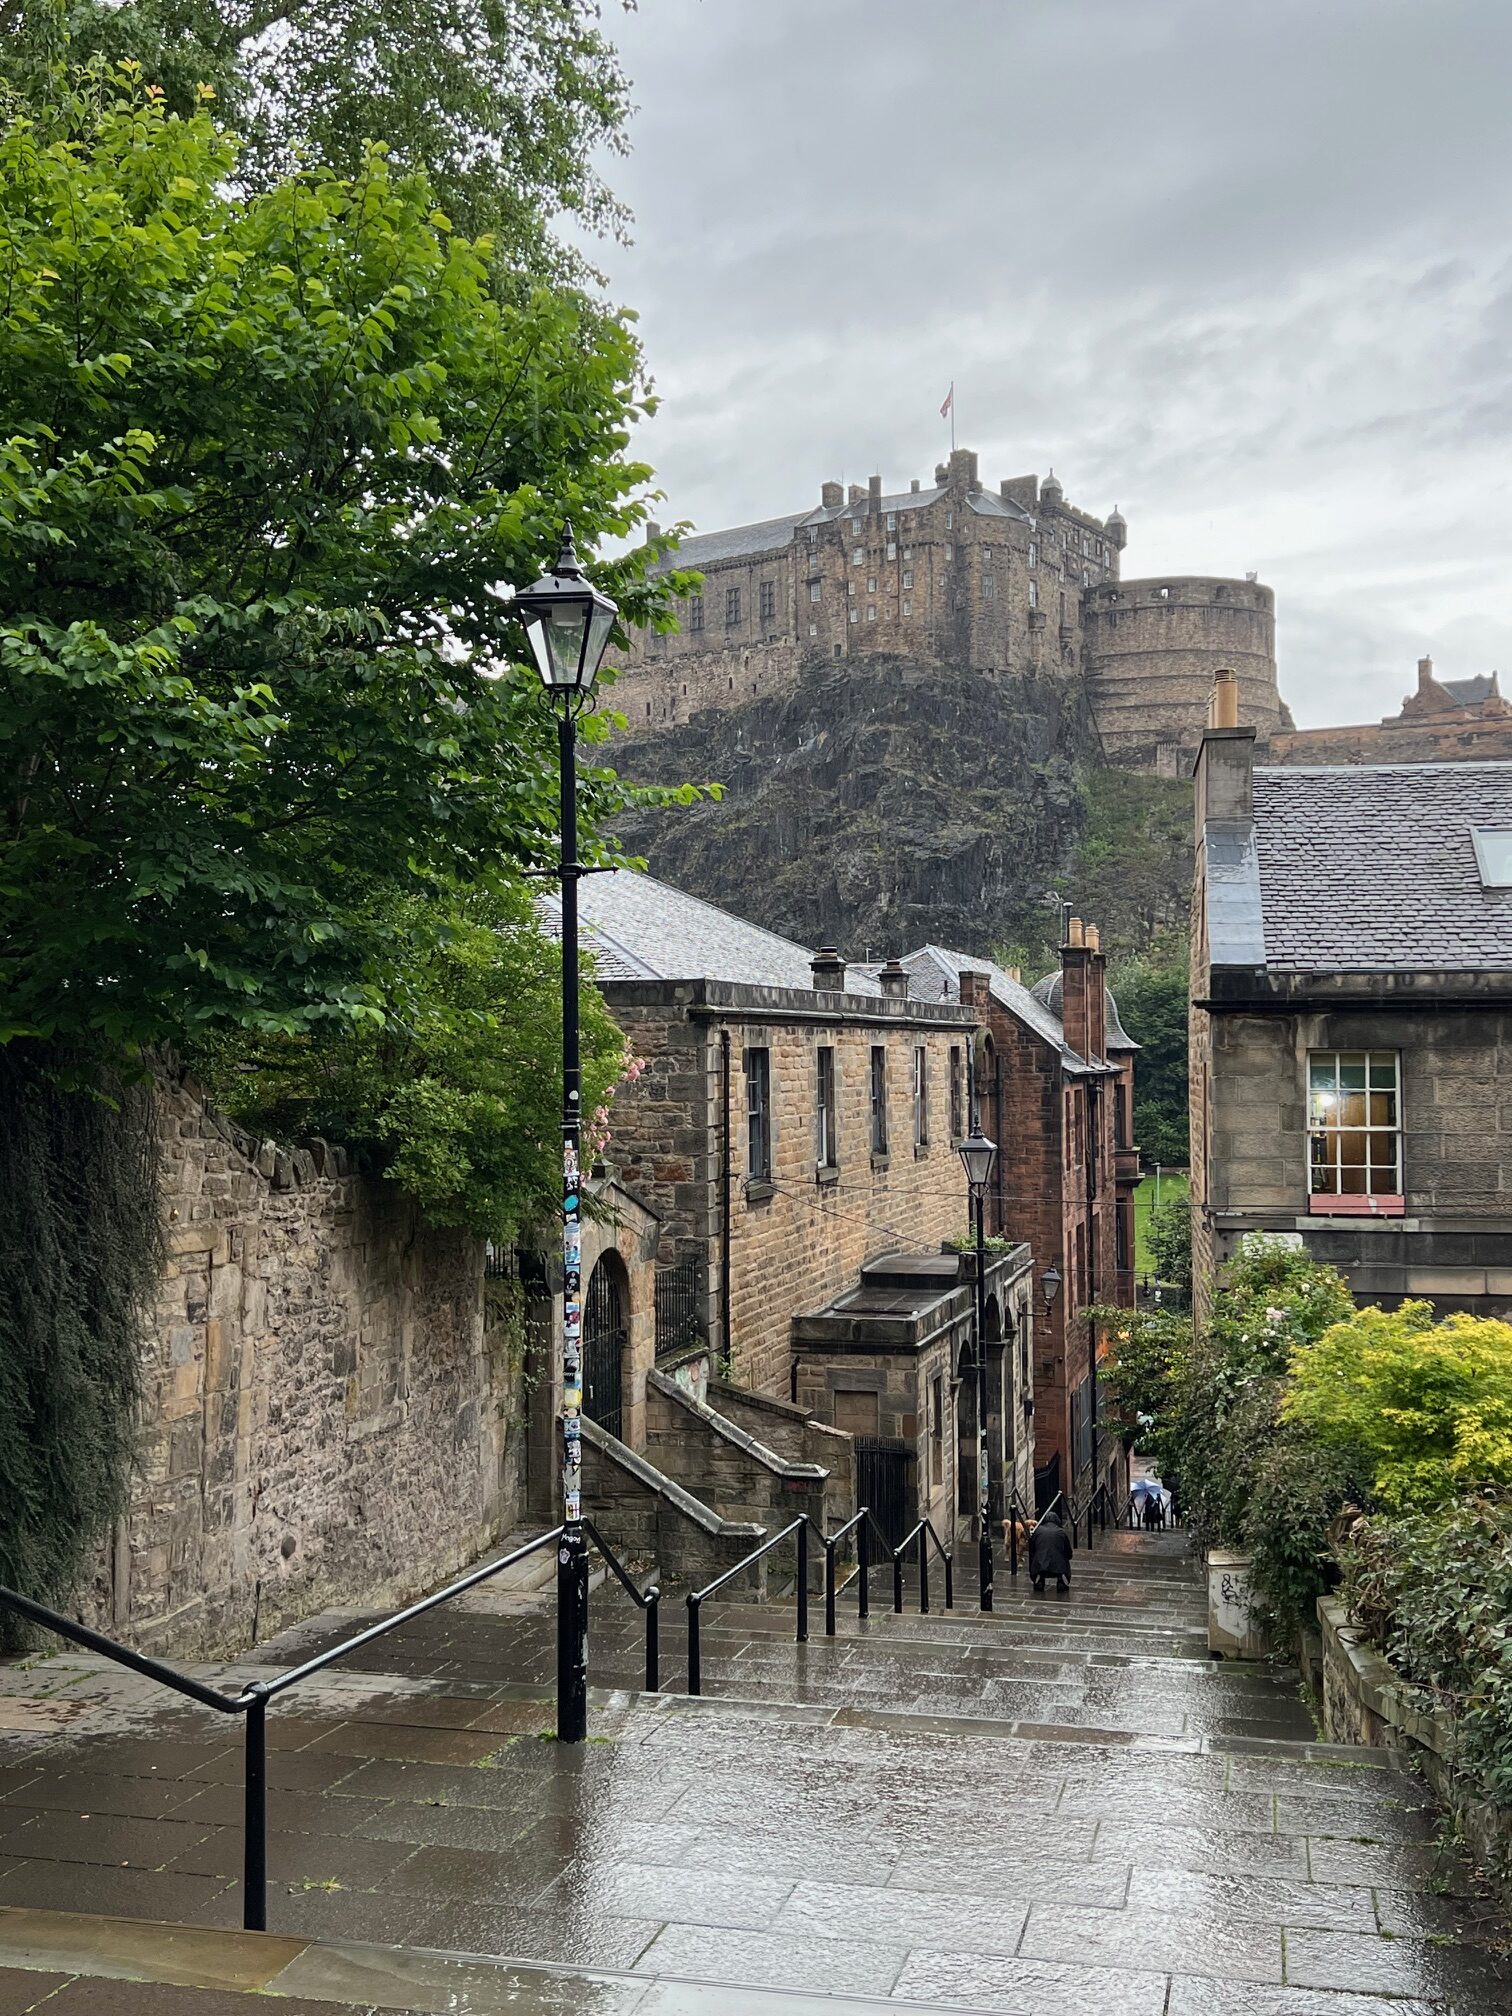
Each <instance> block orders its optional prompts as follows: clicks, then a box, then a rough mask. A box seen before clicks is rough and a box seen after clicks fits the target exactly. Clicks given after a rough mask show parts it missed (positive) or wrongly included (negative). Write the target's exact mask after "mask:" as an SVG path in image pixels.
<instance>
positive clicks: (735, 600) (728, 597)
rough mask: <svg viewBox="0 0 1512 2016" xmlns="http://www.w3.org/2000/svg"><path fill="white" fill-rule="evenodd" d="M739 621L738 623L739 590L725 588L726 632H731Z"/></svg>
mask: <svg viewBox="0 0 1512 2016" xmlns="http://www.w3.org/2000/svg"><path fill="white" fill-rule="evenodd" d="M739 621H740V590H739V589H738V588H726V590H725V628H726V630H733V629H734V628H735V626H736V625H737V624H738V623H739Z"/></svg>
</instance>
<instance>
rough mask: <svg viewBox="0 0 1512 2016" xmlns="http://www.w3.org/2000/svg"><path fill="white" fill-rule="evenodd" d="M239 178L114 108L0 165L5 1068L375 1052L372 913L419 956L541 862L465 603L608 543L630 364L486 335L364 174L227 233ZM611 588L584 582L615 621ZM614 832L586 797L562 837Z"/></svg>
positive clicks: (150, 120)
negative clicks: (195, 1051) (245, 1046)
mask: <svg viewBox="0 0 1512 2016" xmlns="http://www.w3.org/2000/svg"><path fill="white" fill-rule="evenodd" d="M236 159H237V151H236V147H235V144H234V142H233V141H232V140H231V139H230V138H229V137H228V136H227V135H226V134H225V133H223V132H222V131H220V130H218V128H217V127H216V126H215V124H214V123H213V122H212V119H211V117H210V115H209V113H208V112H207V111H206V110H204V109H203V108H202V109H201V110H199V111H197V112H196V113H194V114H193V115H192V116H191V117H189V118H182V119H181V118H179V117H177V116H174V115H172V114H170V113H169V112H168V111H167V110H166V108H165V105H164V104H163V102H162V100H161V99H160V98H158V97H157V96H156V95H155V94H154V93H153V92H152V90H151V89H150V88H148V87H146V86H145V85H143V83H142V82H141V80H140V79H139V78H138V77H137V76H136V75H135V74H134V73H131V72H130V71H125V72H117V73H115V74H114V75H112V76H110V77H106V76H105V75H103V73H99V72H96V73H95V74H94V75H93V76H92V78H91V79H89V80H87V81H86V85H85V87H84V88H81V89H80V90H77V91H75V92H74V93H73V94H72V95H71V96H70V98H69V99H68V102H67V104H66V105H65V106H63V107H61V108H60V109H59V110H58V112H57V114H56V116H55V118H54V119H53V120H52V121H51V123H50V124H48V125H45V126H39V125H38V124H37V123H35V122H32V121H29V120H27V119H24V118H22V119H16V120H13V121H12V123H11V125H10V126H9V128H8V130H6V131H5V133H4V135H3V137H0V997H3V1000H4V1003H5V1029H4V1032H3V1033H4V1034H5V1035H8V1036H16V1035H27V1036H35V1037H56V1038H59V1039H62V1040H65V1041H68V1042H71V1043H72V1042H86V1043H87V1042H95V1041H100V1042H103V1043H104V1044H105V1045H106V1046H107V1047H108V1048H109V1049H111V1050H112V1051H115V1052H119V1051H121V1050H123V1049H127V1048H132V1047H139V1046H142V1045H146V1044H152V1043H156V1042H161V1041H165V1040H166V1041H170V1042H174V1043H178V1044H184V1043H190V1044H192V1043H194V1042H195V1041H198V1040H200V1039H201V1038H202V1037H208V1036H209V1035H211V1034H213V1033H214V1032H215V1031H216V1030H219V1029H225V1028H226V1027H228V1026H238V1027H242V1028H245V1029H247V1030H249V1031H252V1032H255V1033H257V1034H259V1035H269V1034H275V1035H276V1034H281V1035H285V1036H289V1035H296V1034H301V1033H304V1034H310V1033H317V1032H320V1031H322V1030H324V1029H327V1028H329V1027H331V1026H332V1025H337V1026H344V1027H354V1026H361V1025H364V1024H369V1023H372V1022H375V1021H376V1020H377V1019H378V1018H380V1017H384V1016H386V1015H388V1014H389V1013H391V1012H392V1011H393V1010H394V1008H395V1006H396V1004H397V1001H398V999H399V997H400V996H402V992H403V988H402V982H401V980H400V978H399V969H400V966H401V965H402V963H403V961H404V960H405V959H407V958H408V957H409V956H410V955H411V953H412V951H413V942H414V933H415V931H416V930H418V929H419V926H418V924H417V923H416V922H415V921H414V920H415V917H416V913H415V911H413V910H411V911H409V912H408V913H407V917H408V920H409V921H408V922H407V924H406V926H405V934H406V936H405V942H404V943H402V944H401V942H400V935H401V934H400V933H399V929H398V927H397V926H396V925H395V923H394V922H393V921H392V909H393V905H394V903H396V902H400V903H403V902H407V901H409V899H416V900H417V901H418V902H420V903H422V904H428V905H429V906H430V911H431V915H432V918H433V920H434V925H435V928H436V929H437V931H444V930H447V929H449V928H450V922H449V911H450V906H451V905H452V903H453V900H454V897H455V892H456V891H457V890H458V889H460V888H463V887H467V886H471V885H473V884H479V883H481V884H484V885H487V884H490V883H493V884H499V883H501V882H502V881H504V880H507V879H508V877H509V876H511V875H513V874H516V873H518V871H519V870H521V869H522V868H528V867H530V866H531V865H533V864H536V863H541V862H546V861H549V860H550V859H552V858H553V856H554V853H555V825H556V813H557V807H556V796H555V768H556V754H555V746H554V732H553V728H552V723H551V720H550V717H549V714H548V712H547V710H546V709H545V707H544V706H543V705H542V703H541V701H540V698H539V693H538V691H537V690H535V689H534V682H533V680H532V679H531V678H529V677H527V676H526V675H524V674H523V673H520V672H518V671H516V670H514V669H513V668H512V667H511V664H510V659H509V654H510V651H511V649H512V648H514V642H513V639H512V638H511V636H510V634H509V625H508V620H507V616H506V612H505V609H504V606H503V603H502V602H501V600H500V598H499V595H498V594H497V592H496V590H497V585H498V584H499V583H500V582H509V581H519V580H522V579H525V580H528V579H530V578H532V576H533V575H534V574H535V573H537V572H538V571H539V569H540V567H541V565H542V564H543V563H544V562H545V561H546V560H547V559H548V558H549V557H550V556H551V554H552V552H553V549H554V546H555V542H556V540H557V537H558V534H559V531H560V520H561V516H562V514H563V513H564V512H570V514H571V515H572V517H573V519H574V521H575V523H576V524H577V526H578V528H579V532H580V536H581V537H582V538H583V540H584V542H585V543H586V544H588V545H590V546H591V545H592V544H593V543H595V542H596V541H597V540H598V539H599V538H601V537H603V536H605V535H611V534H624V533H627V532H629V531H630V530H631V529H632V528H633V527H634V526H635V524H636V523H637V522H638V521H639V519H640V518H641V516H642V514H643V508H644V507H643V505H642V503H641V502H640V492H641V490H642V487H643V485H644V483H645V480H646V477H647V473H648V472H647V471H646V470H645V469H644V468H643V467H641V466H640V465H637V464H635V463H633V462H630V461H628V460H627V459H626V457H625V453H624V450H625V446H626V441H627V437H628V429H629V426H630V424H631V422H632V421H633V420H634V418H635V417H636V415H637V414H638V413H639V412H641V411H643V410H644V409H645V406H646V403H647V402H646V398H645V394H644V389H643V387H642V384H641V380H640V367H639V358H638V353H637V350H636V345H635V341H634V338H633V335H632V333H631V331H630V329H629V327H628V326H627V325H626V324H625V323H623V322H611V323H606V322H605V321H604V320H603V319H601V318H599V317H596V316H589V317H585V315H584V313H583V312H582V309H581V305H580V303H579V302H578V300H577V298H576V297H575V296H573V295H572V294H571V293H570V292H566V291H564V290H561V289H556V290H547V289H544V288H538V289H535V290H534V291H532V292H531V293H530V294H529V295H528V297H527V298H525V299H523V300H522V301H521V302H519V303H515V304H505V303H503V302H501V301H500V300H499V299H498V298H497V296H496V295H495V294H494V293H493V292H492V291H491V289H490V286H489V281H488V273H487V269H486V264H485V259H484V254H483V252H482V251H481V250H480V249H479V247H477V246H476V245H474V244H472V243H471V242H469V241H468V240H466V239H464V238H462V237H461V236H459V235H458V234H457V233H455V232H453V231H452V230H451V229H450V228H449V227H448V225H447V223H446V221H445V220H444V218H442V217H441V215H440V214H439V213H438V212H437V211H436V209H435V207H434V204H433V202H432V199H431V194H430V191H429V189H428V186H427V184H426V182H425V179H424V178H423V177H421V176H408V177H405V176H398V175H396V174H394V173H393V172H392V171H391V170H390V168H389V166H388V164H387V163H386V162H385V160H384V159H383V158H382V157H381V156H380V155H378V154H369V155H368V156H367V157H366V158H365V160H364V163H363V165H362V168H361V172H360V173H359V175H358V177H357V179H356V180H355V181H350V182H349V181H346V180H343V179H342V178H340V177H338V176H335V175H333V174H331V173H329V172H328V171H326V170H325V169H323V168H311V169H308V170H306V171H303V172H301V173H300V174H298V175H296V176H294V177H292V178H291V179H289V180H287V181H285V182H283V183H281V184H279V185H278V186H276V187H274V188H272V189H270V190H269V191H267V192H266V193H265V194H261V195H258V196H255V197H252V198H250V199H243V198H241V197H238V196H237V195H236V194H235V193H234V192H233V191H232V190H231V188H230V186H229V178H230V177H231V174H232V171H233V170H234V167H235V163H236ZM645 559H646V555H645V549H644V548H643V547H642V548H638V549H635V550H634V551H633V552H632V553H631V555H630V557H629V558H628V559H626V560H624V561H622V562H620V563H618V564H617V565H615V566H613V567H605V568H603V569H601V570H600V576H601V578H602V579H603V580H604V582H605V585H606V586H608V587H609V589H610V591H611V592H613V593H615V594H616V595H617V596H618V598H619V599H620V601H621V604H622V606H623V607H624V608H625V610H626V611H627V614H628V616H629V617H630V619H631V620H638V619H645V618H647V617H648V616H650V615H652V614H653V613H654V610H655V607H656V593H665V588H663V589H661V590H659V591H656V592H655V593H654V592H653V591H652V590H651V589H650V588H648V586H647V585H646V582H645V579H644V568H645ZM670 585H671V586H672V587H673V588H675V587H676V586H677V585H678V577H676V576H673V577H671V583H670ZM587 726H588V730H589V733H590V734H599V733H602V724H598V723H592V722H590V723H588V724H587ZM625 795H626V794H625V793H624V792H623V791H622V790H621V788H620V787H619V785H618V784H617V782H616V780H615V779H614V778H613V776H612V773H610V772H607V771H604V770H601V769H598V770H595V769H591V768H590V769H589V770H588V771H587V774H586V776H585V778H584V792H583V801H584V813H585V825H586V827H587V830H588V832H589V834H590V835H591V834H592V832H593V831H594V829H595V828H596V827H597V825H598V824H599V823H600V822H601V821H602V819H603V818H604V817H606V816H607V815H608V814H610V813H612V812H613V811H614V810H615V809H617V808H618V807H619V806H620V805H621V804H622V803H623V802H624V799H625Z"/></svg>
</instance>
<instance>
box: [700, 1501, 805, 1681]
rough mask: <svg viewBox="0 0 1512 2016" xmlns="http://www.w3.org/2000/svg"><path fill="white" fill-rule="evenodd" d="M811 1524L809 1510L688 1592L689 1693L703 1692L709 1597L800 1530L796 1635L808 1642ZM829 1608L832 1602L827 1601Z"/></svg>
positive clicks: (802, 1641)
mask: <svg viewBox="0 0 1512 2016" xmlns="http://www.w3.org/2000/svg"><path fill="white" fill-rule="evenodd" d="M810 1526H814V1521H813V1520H812V1519H811V1518H810V1517H809V1515H808V1513H807V1512H800V1513H799V1515H798V1517H797V1518H796V1519H794V1520H791V1521H790V1522H789V1523H788V1524H787V1525H786V1526H784V1527H783V1528H782V1529H781V1530H780V1531H779V1532H776V1533H772V1534H769V1535H768V1537H767V1538H766V1539H765V1540H763V1541H762V1543H761V1545H760V1546H759V1547H753V1548H752V1549H751V1551H750V1553H749V1554H744V1555H742V1556H741V1558H740V1559H739V1560H738V1561H737V1562H736V1563H735V1564H734V1566H733V1567H730V1568H726V1570H725V1571H724V1573H723V1574H722V1575H716V1576H715V1578H714V1580H713V1581H712V1582H708V1583H705V1585H704V1587H703V1588H702V1589H693V1590H690V1591H689V1592H688V1692H689V1693H690V1694H701V1693H702V1692H703V1648H702V1644H701V1642H700V1638H699V1620H700V1616H701V1614H702V1611H703V1605H704V1602H705V1599H706V1598H707V1597H710V1596H715V1595H718V1593H719V1591H720V1590H721V1589H723V1588H724V1586H725V1584H726V1583H727V1582H733V1581H734V1579H735V1577H736V1576H737V1575H741V1574H744V1572H745V1570H746V1569H747V1568H753V1567H754V1566H755V1565H756V1563H757V1562H758V1561H760V1560H761V1559H762V1558H763V1556H765V1555H767V1554H770V1553H771V1551H772V1549H773V1548H774V1547H780V1546H781V1545H782V1543H783V1541H784V1540H786V1539H787V1538H788V1536H789V1535H790V1534H793V1533H796V1534H797V1536H798V1629H797V1634H796V1635H797V1641H798V1643H799V1644H800V1645H805V1644H807V1643H808V1529H809V1528H810ZM814 1530H815V1532H816V1533H818V1534H819V1537H820V1539H821V1540H822V1539H823V1538H824V1534H823V1533H822V1532H821V1531H820V1529H819V1528H818V1527H817V1526H814ZM827 1594H828V1592H827V1591H826V1596H827ZM827 1609H828V1604H827V1603H826V1610H827ZM826 1621H827V1620H826Z"/></svg>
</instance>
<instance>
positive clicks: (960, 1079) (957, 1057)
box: [950, 1043, 966, 1144]
mask: <svg viewBox="0 0 1512 2016" xmlns="http://www.w3.org/2000/svg"><path fill="white" fill-rule="evenodd" d="M950 1139H951V1142H952V1144H954V1143H956V1142H959V1141H964V1140H965V1139H966V1055H965V1052H964V1051H963V1050H962V1048H961V1046H960V1044H959V1043H952V1044H951V1046H950Z"/></svg>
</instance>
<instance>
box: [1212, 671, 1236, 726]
mask: <svg viewBox="0 0 1512 2016" xmlns="http://www.w3.org/2000/svg"><path fill="white" fill-rule="evenodd" d="M1212 707H1213V720H1212V725H1213V727H1215V728H1237V727H1238V726H1239V679H1238V675H1237V674H1236V673H1234V672H1231V671H1229V669H1228V668H1227V667H1226V666H1225V667H1223V668H1222V669H1220V670H1219V671H1217V672H1215V673H1214V674H1213V702H1212Z"/></svg>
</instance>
